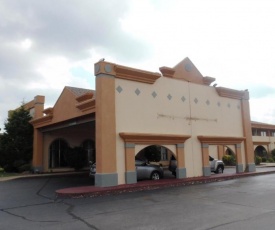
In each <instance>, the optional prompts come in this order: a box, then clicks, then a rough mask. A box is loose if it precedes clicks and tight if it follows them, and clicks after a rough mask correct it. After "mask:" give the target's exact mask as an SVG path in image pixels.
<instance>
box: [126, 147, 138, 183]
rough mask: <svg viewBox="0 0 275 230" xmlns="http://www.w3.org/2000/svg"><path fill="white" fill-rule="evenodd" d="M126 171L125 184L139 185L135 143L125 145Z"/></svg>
mask: <svg viewBox="0 0 275 230" xmlns="http://www.w3.org/2000/svg"><path fill="white" fill-rule="evenodd" d="M125 170H126V171H125V183H126V184H134V183H137V173H136V166H135V144H133V143H125Z"/></svg>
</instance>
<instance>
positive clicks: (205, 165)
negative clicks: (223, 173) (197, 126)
mask: <svg viewBox="0 0 275 230" xmlns="http://www.w3.org/2000/svg"><path fill="white" fill-rule="evenodd" d="M201 150H202V171H203V176H211V169H210V165H209V145H208V144H204V143H202V144H201Z"/></svg>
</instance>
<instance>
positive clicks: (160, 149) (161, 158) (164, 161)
mask: <svg viewBox="0 0 275 230" xmlns="http://www.w3.org/2000/svg"><path fill="white" fill-rule="evenodd" d="M171 159H176V158H175V156H174V154H173V152H172V151H171V150H169V149H168V148H166V147H164V146H160V145H150V146H147V147H145V148H143V149H142V150H140V151H139V152H138V153H137V154H136V156H135V160H136V162H135V163H136V171H137V180H140V178H141V177H140V175H141V169H140V167H139V165H137V163H138V164H140V163H141V162H145V163H146V164H147V165H155V166H158V167H159V166H160V167H161V170H162V172H163V177H164V178H174V176H175V174H173V173H172V171H170V169H169V163H170V160H171ZM174 162H176V161H174Z"/></svg>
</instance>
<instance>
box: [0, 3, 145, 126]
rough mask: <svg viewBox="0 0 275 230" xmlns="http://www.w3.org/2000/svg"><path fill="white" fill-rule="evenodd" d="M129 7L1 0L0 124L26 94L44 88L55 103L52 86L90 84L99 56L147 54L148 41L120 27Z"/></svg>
mask: <svg viewBox="0 0 275 230" xmlns="http://www.w3.org/2000/svg"><path fill="white" fill-rule="evenodd" d="M128 8H129V2H128V1H126V0H119V1H118V0H110V1H100V0H93V1H90V0H81V1H78V0H59V1H55V0H48V1H37V0H22V1H17V0H9V1H1V2H0V30H1V33H0V80H1V86H0V89H1V92H0V98H1V99H0V105H1V110H0V114H1V115H0V116H1V117H0V122H1V124H0V126H1V125H2V123H3V120H4V117H5V116H6V114H7V111H8V110H9V109H13V108H14V107H17V106H18V105H20V103H21V102H22V100H23V99H24V98H26V100H27V101H28V100H32V99H33V97H34V96H35V95H37V94H43V93H45V96H46V101H48V100H49V101H50V102H51V103H54V102H55V101H54V100H56V98H57V96H58V95H56V93H50V95H49V92H50V90H53V92H57V91H59V92H61V91H62V89H63V87H64V86H65V85H72V86H76V87H83V88H85V87H87V88H93V87H94V83H93V80H94V78H93V64H94V63H95V62H96V61H98V60H99V59H100V58H102V57H105V58H106V60H109V61H110V60H114V61H115V60H119V62H123V61H125V60H128V61H133V62H134V61H139V60H141V59H142V58H144V57H145V56H146V55H148V52H149V50H150V47H149V46H148V45H147V44H146V42H144V41H140V40H138V39H136V38H135V37H134V36H132V35H131V34H129V33H127V32H125V31H124V30H122V26H121V19H122V18H123V17H124V15H125V12H126V11H127V10H128ZM107 57H110V58H109V59H107ZM88 62H89V64H88ZM74 68H78V69H82V70H83V71H89V72H90V73H91V75H90V76H88V75H87V74H86V75H85V76H81V75H80V74H76V72H74V71H73V69H74ZM82 73H83V72H82ZM45 89H48V90H47V91H46V90H45ZM52 95H55V97H53V96H52ZM7 102H9V103H7Z"/></svg>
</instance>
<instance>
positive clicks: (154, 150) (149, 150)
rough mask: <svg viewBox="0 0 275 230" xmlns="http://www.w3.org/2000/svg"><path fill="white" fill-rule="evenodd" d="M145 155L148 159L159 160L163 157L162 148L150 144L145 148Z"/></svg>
mask: <svg viewBox="0 0 275 230" xmlns="http://www.w3.org/2000/svg"><path fill="white" fill-rule="evenodd" d="M144 155H145V157H146V159H148V161H152V162H159V161H160V159H161V153H160V149H159V148H158V147H157V146H156V145H151V146H148V147H146V148H145V149H144Z"/></svg>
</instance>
